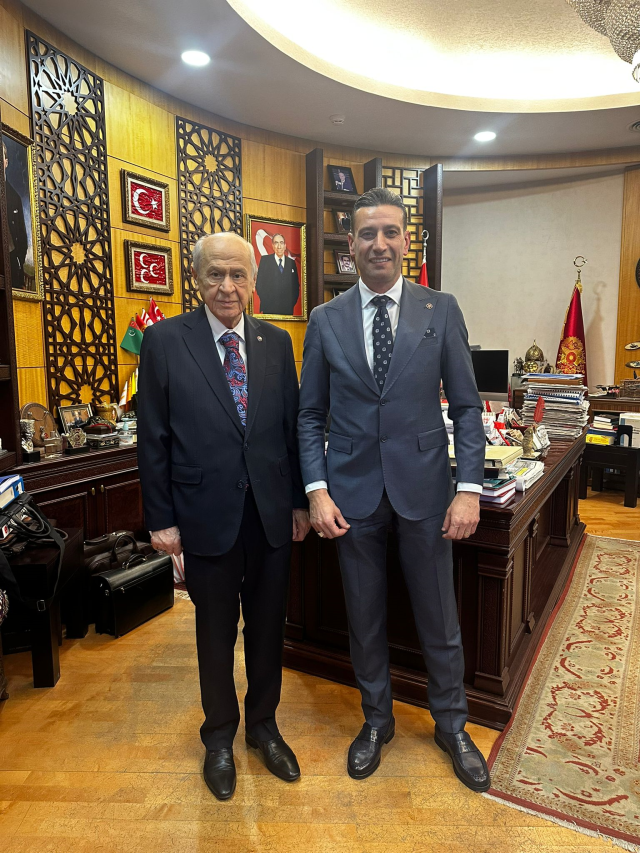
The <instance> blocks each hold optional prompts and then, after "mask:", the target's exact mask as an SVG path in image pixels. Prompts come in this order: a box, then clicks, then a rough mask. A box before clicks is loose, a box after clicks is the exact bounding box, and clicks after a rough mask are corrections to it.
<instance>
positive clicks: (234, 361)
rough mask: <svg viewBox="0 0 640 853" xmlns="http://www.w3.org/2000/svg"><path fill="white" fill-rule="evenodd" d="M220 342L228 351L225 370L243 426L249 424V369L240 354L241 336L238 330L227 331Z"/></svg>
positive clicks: (225, 358)
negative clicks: (237, 332)
mask: <svg viewBox="0 0 640 853" xmlns="http://www.w3.org/2000/svg"><path fill="white" fill-rule="evenodd" d="M220 343H221V344H222V345H223V346H224V348H225V350H226V352H225V356H224V372H225V375H226V377H227V382H228V383H229V388H230V389H231V393H232V395H233V401H234V403H235V404H236V409H237V410H238V415H239V416H240V420H241V421H242V426H243V427H246V425H247V402H248V393H247V369H246V367H245V364H244V361H243V360H242V356H241V355H240V336H239V335H237V334H236V332H225V334H224V335H223V336H222V337H221V338H220Z"/></svg>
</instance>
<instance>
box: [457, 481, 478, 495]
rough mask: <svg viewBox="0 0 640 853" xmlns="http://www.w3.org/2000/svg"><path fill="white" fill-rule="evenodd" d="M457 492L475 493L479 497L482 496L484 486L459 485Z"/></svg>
mask: <svg viewBox="0 0 640 853" xmlns="http://www.w3.org/2000/svg"><path fill="white" fill-rule="evenodd" d="M456 491H457V492H475V493H476V494H477V495H481V494H482V486H479V485H478V484H477V483H458V486H457V489H456Z"/></svg>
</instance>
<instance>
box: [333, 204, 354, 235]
mask: <svg viewBox="0 0 640 853" xmlns="http://www.w3.org/2000/svg"><path fill="white" fill-rule="evenodd" d="M334 213H335V215H336V225H337V227H338V234H348V233H349V231H351V213H350V212H349V211H348V210H335V211H334Z"/></svg>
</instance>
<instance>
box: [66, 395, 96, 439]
mask: <svg viewBox="0 0 640 853" xmlns="http://www.w3.org/2000/svg"><path fill="white" fill-rule="evenodd" d="M92 414H93V413H92V411H91V403H76V404H75V405H73V406H58V417H59V418H60V424H61V426H62V429H63V430H64V433H65V435H69V430H70V429H76V428H78V427H79V428H80V429H86V426H87V422H88V421H89V418H91V417H92Z"/></svg>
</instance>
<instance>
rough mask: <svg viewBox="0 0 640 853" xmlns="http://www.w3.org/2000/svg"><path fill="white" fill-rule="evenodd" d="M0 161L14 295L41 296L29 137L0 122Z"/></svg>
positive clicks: (38, 242)
mask: <svg viewBox="0 0 640 853" xmlns="http://www.w3.org/2000/svg"><path fill="white" fill-rule="evenodd" d="M2 158H3V159H2V162H3V166H4V176H5V183H6V187H7V217H8V224H9V263H10V266H11V289H12V292H13V295H14V297H15V298H16V299H37V300H42V299H44V287H43V283H42V247H41V243H40V217H39V215H38V197H37V195H36V190H35V159H34V158H35V152H34V150H33V144H32V143H31V140H30V139H28V138H27V137H26V136H23V135H22V134H21V133H18V132H17V131H14V130H12V129H11V128H9V127H7V126H6V125H5V124H3V125H2Z"/></svg>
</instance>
